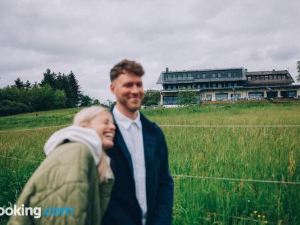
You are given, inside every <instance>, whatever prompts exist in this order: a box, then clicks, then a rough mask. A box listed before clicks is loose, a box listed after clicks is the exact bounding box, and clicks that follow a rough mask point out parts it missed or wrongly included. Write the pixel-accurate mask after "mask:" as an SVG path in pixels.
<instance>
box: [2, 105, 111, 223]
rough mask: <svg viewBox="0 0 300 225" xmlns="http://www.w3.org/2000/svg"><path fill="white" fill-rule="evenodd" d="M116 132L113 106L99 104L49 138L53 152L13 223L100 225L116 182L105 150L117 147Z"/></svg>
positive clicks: (31, 182) (23, 198)
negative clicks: (112, 112)
mask: <svg viewBox="0 0 300 225" xmlns="http://www.w3.org/2000/svg"><path fill="white" fill-rule="evenodd" d="M114 135H115V125H114V123H113V119H112V116H111V114H110V112H109V111H108V110H107V109H105V108H103V107H100V106H93V107H89V108H86V109H83V110H81V111H80V112H79V113H77V114H76V115H75V117H74V121H73V125H72V126H69V127H67V128H64V129H61V130H59V131H57V132H55V133H54V134H53V135H52V136H51V137H50V138H49V140H48V141H47V142H46V144H45V146H44V151H45V153H46V156H47V157H46V159H45V160H44V161H43V162H42V163H41V165H40V166H39V167H38V169H37V170H36V171H35V172H34V174H33V175H32V177H31V178H30V179H29V181H28V183H27V184H26V186H25V187H24V190H23V192H22V194H21V196H20V197H19V200H18V203H17V206H16V209H19V212H21V213H19V214H17V215H14V216H12V217H11V218H10V220H9V222H8V224H43V225H47V224H95V225H96V224H97V225H99V224H100V223H101V218H102V215H103V213H104V210H105V209H106V207H107V203H108V201H109V196H110V191H111V189H112V183H113V182H112V180H113V174H112V171H111V169H110V166H109V158H108V157H107V156H106V154H105V152H104V150H106V149H109V148H111V147H112V146H113V138H114ZM99 184H100V185H99ZM20 214H22V215H20Z"/></svg>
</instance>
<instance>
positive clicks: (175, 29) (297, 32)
mask: <svg viewBox="0 0 300 225" xmlns="http://www.w3.org/2000/svg"><path fill="white" fill-rule="evenodd" d="M299 21H300V1H299V0H286V1H283V0H210V1H207V0H185V1H170V0H152V1H142V0H84V1H79V0H61V1H59V0H50V1H41V0H0V52H1V54H0V87H3V86H6V85H9V84H13V81H14V80H15V79H16V78H17V77H20V78H21V79H22V80H24V81H26V80H29V81H31V82H34V81H37V82H40V81H41V79H42V77H43V75H42V74H43V72H44V71H45V70H46V68H50V69H51V70H52V71H54V72H56V73H58V72H61V73H68V72H69V71H70V70H72V71H73V72H74V73H75V75H76V76H77V79H78V80H79V84H80V86H81V87H82V91H83V92H84V93H86V94H89V95H90V96H92V97H94V98H98V99H100V100H101V101H104V100H106V99H111V100H113V96H112V95H111V94H110V92H109V75H108V74H109V70H110V69H111V67H112V66H113V65H114V64H116V63H117V62H118V61H120V60H121V59H123V58H129V59H134V60H136V61H138V62H140V63H142V65H143V66H144V68H145V71H146V75H145V77H144V78H143V79H144V86H145V89H149V88H156V89H157V88H161V87H160V86H158V85H156V81H157V79H158V77H159V75H160V73H161V72H162V71H163V70H165V68H166V67H169V69H170V70H190V69H211V68H228V67H245V68H247V69H248V71H256V70H272V69H289V71H290V73H291V74H292V76H293V77H295V76H296V75H297V71H296V63H297V61H299V60H300V25H299V24H300V22H299Z"/></svg>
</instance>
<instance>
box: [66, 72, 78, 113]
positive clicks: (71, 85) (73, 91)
mask: <svg viewBox="0 0 300 225" xmlns="http://www.w3.org/2000/svg"><path fill="white" fill-rule="evenodd" d="M67 78H68V87H67V89H66V95H67V97H68V102H67V105H68V106H69V107H75V106H77V105H78V103H79V96H80V86H79V84H78V80H77V79H76V77H75V74H74V73H73V72H72V71H70V73H69V74H68V76H67Z"/></svg>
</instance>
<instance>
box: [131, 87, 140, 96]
mask: <svg viewBox="0 0 300 225" xmlns="http://www.w3.org/2000/svg"><path fill="white" fill-rule="evenodd" d="M131 91H132V93H136V94H137V93H139V92H140V87H138V86H137V85H134V86H133V87H132V90H131Z"/></svg>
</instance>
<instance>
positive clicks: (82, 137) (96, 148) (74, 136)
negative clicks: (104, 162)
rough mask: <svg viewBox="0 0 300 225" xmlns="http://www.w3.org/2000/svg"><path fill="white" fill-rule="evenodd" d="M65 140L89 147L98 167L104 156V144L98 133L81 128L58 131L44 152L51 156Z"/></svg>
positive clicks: (73, 127) (74, 127) (67, 128)
mask: <svg viewBox="0 0 300 225" xmlns="http://www.w3.org/2000/svg"><path fill="white" fill-rule="evenodd" d="M65 140H69V141H73V142H79V143H82V144H84V145H86V146H87V147H88V149H89V150H90V152H91V154H92V156H93V158H94V160H95V165H96V166H97V165H98V164H99V161H100V157H101V155H102V143H101V139H100V137H99V135H98V134H97V132H96V131H95V130H93V129H90V128H84V127H79V126H74V125H73V126H69V127H66V128H63V129H61V130H59V131H56V132H55V133H54V134H52V135H51V137H50V138H49V139H48V141H47V142H46V144H45V146H44V152H45V154H46V156H48V155H49V154H51V152H53V151H54V150H55V149H56V148H57V147H58V146H59V145H61V144H62V143H63V142H64V141H65Z"/></svg>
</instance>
